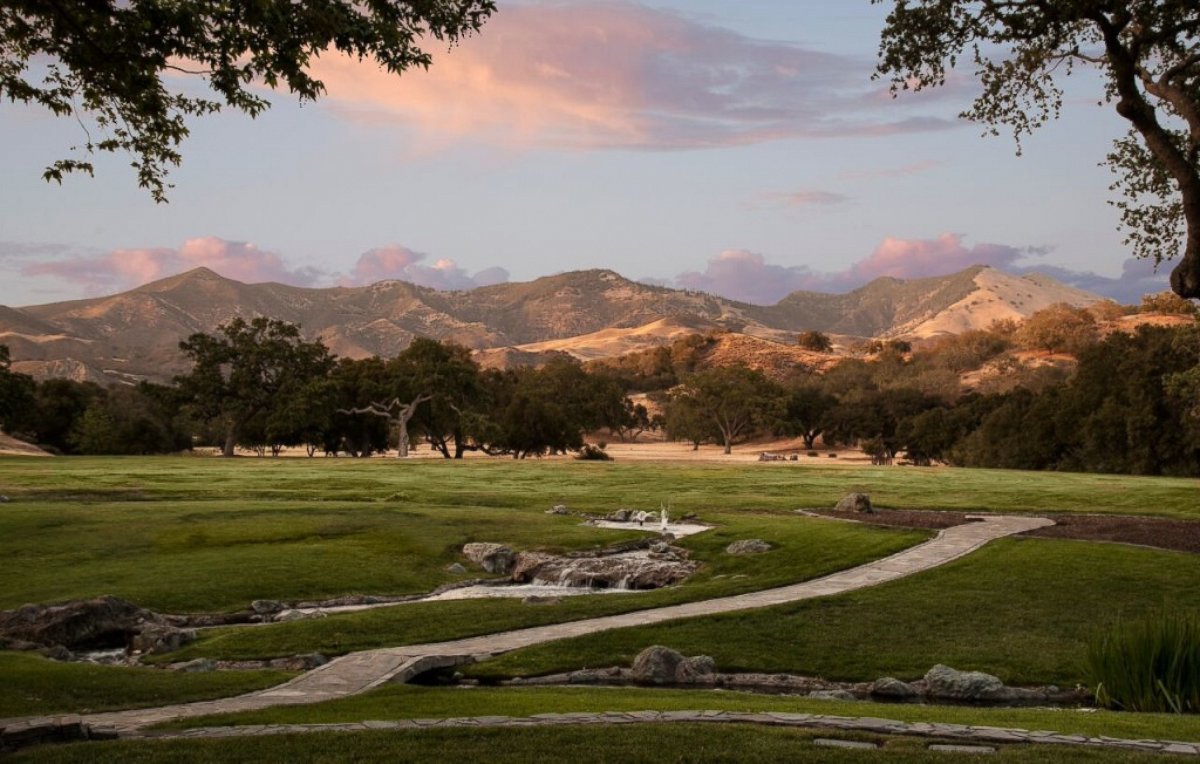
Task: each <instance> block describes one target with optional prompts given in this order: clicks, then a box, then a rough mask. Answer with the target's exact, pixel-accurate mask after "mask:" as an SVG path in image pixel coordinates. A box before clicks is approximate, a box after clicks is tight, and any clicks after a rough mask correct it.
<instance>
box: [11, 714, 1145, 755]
mask: <svg viewBox="0 0 1200 764" xmlns="http://www.w3.org/2000/svg"><path fill="white" fill-rule="evenodd" d="M814 738H839V739H853V740H870V741H873V742H876V743H882V744H883V745H884V747H883V748H881V749H879V750H875V751H862V750H843V749H837V748H827V747H819V746H817V745H815V744H814V743H813V739H814ZM928 743H929V741H926V740H921V739H916V738H899V737H892V738H888V737H882V736H871V735H848V734H842V733H838V732H834V731H831V730H794V729H773V728H769V727H754V726H747V725H715V724H713V725H707V724H706V725H686V724H645V725H623V726H621V727H609V726H598V725H592V726H586V727H551V728H533V729H519V728H517V729H511V728H510V729H487V728H484V729H428V730H414V731H412V732H359V733H353V734H348V733H344V732H338V733H310V734H304V735H284V736H270V737H241V738H234V739H224V740H161V741H148V740H137V741H134V740H130V741H118V742H112V743H83V744H74V745H64V746H43V747H41V748H37V749H31V750H28V751H24V752H20V753H18V754H17V755H15V756H13V757H12V761H13V762H14V764H16V762H31V763H32V762H39V763H43V764H45V763H49V762H60V763H62V764H68V763H73V762H80V764H92V762H96V761H120V762H130V763H132V762H171V764H192V763H193V762H195V763H200V762H214V763H219V764H224V763H225V762H262V761H303V762H343V761H355V762H389V763H390V762H398V761H401V762H408V761H412V762H430V761H449V760H454V761H487V762H489V763H491V762H495V763H497V764H504V763H505V762H514V763H515V764H527V763H528V762H538V761H572V762H599V761H604V762H659V761H679V762H694V761H697V762H698V761H704V762H714V761H727V762H779V761H798V762H832V763H833V764H840V763H841V762H846V763H847V764H853V763H855V762H863V761H866V762H874V761H886V762H895V763H896V764H907V763H908V762H927V761H957V760H959V757H955V756H953V755H950V754H944V753H932V752H930V751H929V750H928V749H927V745H928ZM988 761H998V762H1012V763H1014V764H1017V763H1020V764H1024V763H1025V762H1071V763H1073V762H1142V761H1147V762H1148V761H1162V754H1131V753H1127V752H1123V751H1112V750H1103V749H1089V748H1076V747H1063V746H1005V747H1003V748H1001V749H1000V750H999V752H998V753H997V754H996V755H994V756H989V757H988Z"/></svg>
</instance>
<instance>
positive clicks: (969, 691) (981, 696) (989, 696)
mask: <svg viewBox="0 0 1200 764" xmlns="http://www.w3.org/2000/svg"><path fill="white" fill-rule="evenodd" d="M925 687H926V690H925V691H926V693H927V694H928V695H929V697H931V698H938V699H943V700H1004V699H1005V697H1006V695H1007V692H1006V690H1007V688H1006V687H1005V686H1004V683H1003V682H1001V681H1000V680H999V679H997V678H996V677H994V676H992V675H991V674H985V673H983V672H982V671H957V670H955V669H952V668H950V667H949V666H943V665H942V664H940V663H939V664H938V665H936V666H934V667H933V668H931V669H929V671H928V672H927V673H926V674H925Z"/></svg>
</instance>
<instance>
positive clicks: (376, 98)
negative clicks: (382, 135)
mask: <svg viewBox="0 0 1200 764" xmlns="http://www.w3.org/2000/svg"><path fill="white" fill-rule="evenodd" d="M872 65H873V62H872V61H871V60H870V58H868V57H866V56H864V57H861V58H850V57H846V56H838V55H832V54H827V53H822V52H819V51H815V50H812V49H809V48H804V47H801V46H799V45H793V44H788V43H784V42H776V41H771V40H762V39H756V38H751V37H747V36H745V35H741V34H738V33H735V32H732V31H730V30H727V29H722V28H720V27H715V26H709V25H706V24H703V23H699V22H697V21H694V20H692V19H691V18H688V17H685V16H683V15H681V14H678V13H673V12H670V11H666V10H660V9H655V8H649V7H646V6H644V5H641V4H638V3H634V2H626V1H623V0H613V1H611V2H595V1H592V2H542V3H530V4H513V5H507V6H506V7H505V8H504V9H503V11H502V12H501V13H498V14H497V15H496V16H495V17H494V18H492V19H491V20H490V21H489V22H488V24H487V26H486V28H485V29H484V31H483V32H482V33H481V34H479V35H477V36H474V37H471V38H469V39H467V40H464V41H463V42H462V43H461V44H460V45H458V46H457V47H455V48H453V49H451V50H449V51H448V52H446V53H444V54H441V55H438V56H436V57H435V61H434V64H433V66H432V67H431V68H430V69H429V70H428V71H420V72H418V71H413V72H408V73H406V74H405V75H404V76H402V77H396V76H395V75H393V74H390V73H388V72H386V71H384V70H382V69H380V68H379V67H377V66H375V65H374V64H371V63H362V62H359V61H357V60H354V59H351V58H348V57H343V56H338V55H333V54H331V55H328V56H325V57H323V58H321V59H320V60H319V61H318V62H316V66H315V72H316V74H317V76H318V77H319V78H320V79H321V80H322V81H323V82H324V83H325V85H326V87H327V98H326V100H325V103H328V104H332V105H334V108H335V109H337V110H338V111H340V112H341V113H343V114H346V115H348V116H350V117H352V118H354V119H359V120H363V121H368V122H372V123H377V122H381V121H382V122H384V123H388V122H391V123H396V122H398V123H403V124H408V125H413V126H415V127H416V128H417V129H418V130H419V134H420V135H422V136H423V137H425V138H427V139H433V140H445V139H447V138H453V137H467V136H470V137H473V138H478V139H483V140H489V141H494V142H498V143H503V144H515V145H531V144H534V143H537V144H541V145H554V146H559V147H569V148H635V149H679V148H702V147H710V146H727V145H736V144H745V143H755V142H761V141H769V140H777V139H785V138H797V137H823V136H842V135H856V134H857V135H879V134H890V133H895V132H911V131H923V130H936V129H943V128H946V127H948V126H951V125H953V124H954V123H955V120H954V118H953V117H952V116H951V115H952V114H953V111H956V110H951V109H949V108H947V107H939V109H938V116H935V117H928V116H913V115H911V114H907V115H906V114H905V113H904V110H905V109H910V108H913V107H914V106H917V107H920V105H921V103H922V102H920V101H915V100H910V99H904V100H898V101H892V100H891V99H888V101H887V102H886V103H880V102H879V101H878V99H876V98H873V97H872V94H874V93H876V91H878V89H879V87H878V85H877V84H872V83H871V82H870V79H869V77H870V72H871V69H872Z"/></svg>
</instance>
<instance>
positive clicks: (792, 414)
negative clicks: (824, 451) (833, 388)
mask: <svg viewBox="0 0 1200 764" xmlns="http://www.w3.org/2000/svg"><path fill="white" fill-rule="evenodd" d="M836 406H837V398H835V397H833V396H832V395H830V394H829V393H827V392H826V391H825V390H824V389H822V388H821V387H818V386H816V385H813V384H796V385H792V386H790V387H788V388H787V389H786V397H785V399H784V412H783V416H782V417H781V422H780V430H781V432H782V433H784V434H788V435H798V436H800V437H801V438H803V439H804V447H805V448H806V449H807V450H809V451H811V450H812V449H813V447H814V444H815V443H816V440H817V438H818V437H819V436H820V435H821V432H822V431H823V430H824V429H825V423H826V418H827V417H828V415H829V412H830V411H832V410H833V409H834V408H835V407H836Z"/></svg>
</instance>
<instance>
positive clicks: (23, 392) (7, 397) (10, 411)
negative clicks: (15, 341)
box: [0, 345, 33, 432]
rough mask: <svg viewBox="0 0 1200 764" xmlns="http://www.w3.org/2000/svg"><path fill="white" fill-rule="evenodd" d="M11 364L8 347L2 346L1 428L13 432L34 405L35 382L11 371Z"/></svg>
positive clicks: (0, 354)
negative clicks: (31, 405) (27, 410)
mask: <svg viewBox="0 0 1200 764" xmlns="http://www.w3.org/2000/svg"><path fill="white" fill-rule="evenodd" d="M10 364H11V361H10V357H9V352H8V346H7V345H0V428H3V429H5V430H8V431H10V432H11V431H12V425H13V423H14V421H15V420H17V419H19V416H20V414H21V412H22V411H23V410H24V409H27V408H28V407H29V405H30V404H31V403H32V400H33V380H32V379H30V378H29V377H28V376H26V375H24V374H18V373H16V372H14V371H11V370H10V369H9V366H10Z"/></svg>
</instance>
